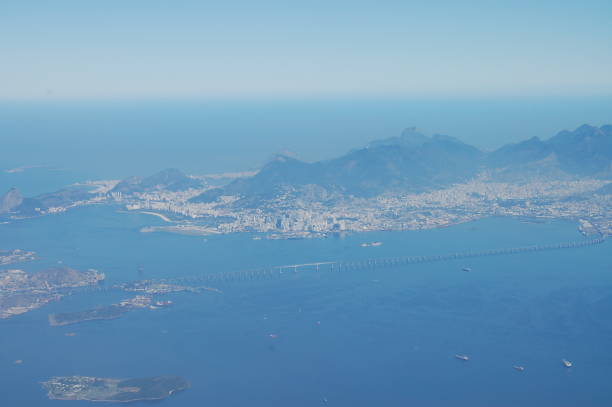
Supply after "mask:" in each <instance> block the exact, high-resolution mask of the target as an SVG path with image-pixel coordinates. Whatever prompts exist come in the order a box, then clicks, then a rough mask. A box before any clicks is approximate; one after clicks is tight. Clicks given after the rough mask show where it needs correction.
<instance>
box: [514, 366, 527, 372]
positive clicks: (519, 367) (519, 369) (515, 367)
mask: <svg viewBox="0 0 612 407" xmlns="http://www.w3.org/2000/svg"><path fill="white" fill-rule="evenodd" d="M512 367H513V368H514V370H518V371H519V372H524V371H525V368H524V367H523V366H517V365H514V366H512Z"/></svg>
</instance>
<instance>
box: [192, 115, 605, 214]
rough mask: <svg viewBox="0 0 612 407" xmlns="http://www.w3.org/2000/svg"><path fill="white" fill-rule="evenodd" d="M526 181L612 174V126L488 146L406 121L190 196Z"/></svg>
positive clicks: (363, 192)
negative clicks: (316, 157) (338, 150)
mask: <svg viewBox="0 0 612 407" xmlns="http://www.w3.org/2000/svg"><path fill="white" fill-rule="evenodd" d="M482 173H485V174H488V175H489V177H490V178H491V179H494V180H495V179H497V180H503V181H520V182H524V181H527V180H533V179H536V178H537V179H543V180H551V179H575V178H581V177H594V178H606V179H610V178H612V126H610V125H605V126H601V127H594V126H589V125H582V126H580V127H578V128H577V129H576V130H574V131H562V132H560V133H558V134H557V135H555V136H554V137H552V138H550V139H548V140H541V139H540V138H537V137H535V138H531V139H529V140H526V141H523V142H520V143H516V144H509V145H505V146H503V147H501V148H500V149H498V150H495V151H492V152H483V151H481V150H479V149H477V148H476V147H473V146H471V145H468V144H465V143H463V142H462V141H460V140H458V139H456V138H453V137H449V136H444V135H433V136H431V137H430V136H427V135H425V134H424V133H422V132H420V131H418V130H417V129H416V128H408V129H406V130H404V131H403V132H402V134H401V135H400V136H398V137H392V138H388V139H384V140H378V141H374V142H372V143H370V144H368V145H367V146H365V147H364V148H361V149H358V150H353V151H351V152H349V153H347V154H345V155H343V156H341V157H338V158H334V159H331V160H326V161H319V162H314V163H307V162H303V161H299V160H296V159H294V158H290V157H286V156H277V157H276V158H275V159H274V160H272V161H271V162H269V163H268V164H267V165H266V166H264V167H263V168H262V169H261V171H260V172H259V173H257V174H256V175H255V176H253V177H251V178H245V179H239V180H236V181H234V182H232V183H230V184H228V185H227V186H225V187H223V188H216V189H211V190H208V191H206V192H204V193H203V194H201V195H199V196H196V197H194V198H192V202H212V201H214V200H216V199H217V198H218V197H219V196H222V195H240V196H243V197H247V198H249V197H250V198H251V199H252V198H253V197H256V198H257V200H259V199H269V198H273V197H275V196H278V195H279V194H282V193H284V192H286V191H290V190H296V189H300V188H304V187H306V186H309V187H310V189H312V188H313V187H317V188H319V189H323V190H325V191H326V192H327V193H336V194H342V195H353V196H357V197H372V196H376V195H380V194H383V193H392V192H407V191H410V192H419V191H424V190H431V189H436V188H440V187H444V186H448V185H450V184H453V183H458V182H465V181H468V180H470V179H472V178H474V177H475V176H476V175H478V174H482Z"/></svg>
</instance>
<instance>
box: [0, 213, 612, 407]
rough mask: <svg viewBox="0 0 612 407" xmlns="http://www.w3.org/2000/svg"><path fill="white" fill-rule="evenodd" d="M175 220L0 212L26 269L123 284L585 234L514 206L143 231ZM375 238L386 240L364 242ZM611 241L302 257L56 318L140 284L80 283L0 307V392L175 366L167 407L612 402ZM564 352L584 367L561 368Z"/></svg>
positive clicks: (34, 396) (23, 402)
mask: <svg viewBox="0 0 612 407" xmlns="http://www.w3.org/2000/svg"><path fill="white" fill-rule="evenodd" d="M161 224H163V221H161V220H160V219H159V218H157V217H154V216H150V215H146V214H138V213H122V212H120V211H119V208H113V207H103V206H93V207H86V208H79V209H75V210H72V211H69V212H68V213H65V214H62V215H57V216H47V217H43V218H38V219H30V220H24V221H18V222H13V223H10V224H3V225H0V248H5V249H9V248H22V249H28V250H35V251H36V252H37V253H38V255H39V257H40V259H39V260H37V261H35V262H30V263H24V264H18V265H15V267H20V268H23V269H25V270H28V271H36V270H38V269H42V268H45V267H48V266H52V265H56V264H58V262H62V263H63V264H65V265H69V266H71V267H74V268H80V269H85V268H95V269H99V270H100V271H103V272H105V273H106V274H107V277H108V281H107V282H106V283H105V284H107V285H112V284H113V283H115V282H121V281H130V280H135V279H139V278H161V277H178V276H194V275H199V274H203V273H214V272H220V271H236V270H247V269H256V268H260V267H270V266H276V265H283V264H296V263H304V262H312V261H326V260H355V259H364V258H371V257H391V256H411V255H428V254H445V253H450V252H457V251H468V250H474V251H476V250H484V249H489V248H504V247H515V246H526V245H532V244H552V243H559V242H564V241H577V240H581V239H584V238H583V237H582V236H581V235H580V234H579V233H578V232H577V230H576V225H575V224H573V223H570V222H548V223H524V222H520V221H518V220H516V219H507V218H491V219H484V220H481V221H477V222H471V223H466V224H462V225H457V226H453V227H449V228H444V229H436V230H427V231H409V232H371V233H361V234H351V235H347V236H344V237H336V238H327V239H311V240H265V239H264V240H253V239H252V237H253V236H252V235H249V234H237V235H223V236H209V237H206V238H204V237H197V236H183V235H176V234H169V233H140V232H139V229H140V228H141V227H143V226H150V225H161ZM371 241H381V242H383V245H382V246H380V247H367V248H364V247H360V243H363V242H371ZM611 249H612V241H610V240H608V241H606V242H605V243H603V244H601V245H597V246H591V247H585V248H578V249H569V250H557V251H546V252H536V253H524V254H519V255H508V256H499V257H482V258H473V259H464V260H458V261H447V262H439V263H429V264H420V265H410V266H404V267H398V268H395V269H381V270H376V271H351V272H344V273H337V272H336V273H332V272H329V271H323V270H322V271H320V272H318V273H316V272H314V271H307V270H304V271H303V272H300V273H297V274H289V275H287V276H285V277H283V278H282V279H279V280H257V281H245V282H234V283H220V284H218V285H216V286H217V288H219V289H221V290H222V291H223V294H218V293H214V292H204V293H202V294H192V293H178V294H172V295H168V296H166V297H165V298H167V299H172V300H173V301H174V303H175V304H174V306H172V307H169V308H165V309H159V310H136V311H132V312H130V313H128V314H127V315H125V316H124V317H122V318H120V319H116V320H109V321H91V322H85V323H82V324H78V325H72V326H65V327H51V326H49V324H48V322H47V315H48V314H49V313H52V312H61V311H75V310H82V309H87V308H90V307H93V306H97V305H107V304H110V303H113V302H116V301H118V300H120V299H122V298H127V297H129V296H130V294H129V293H116V292H99V293H87V294H77V295H74V296H70V297H66V298H64V299H63V300H61V301H59V302H56V303H52V304H49V305H48V306H45V307H43V308H41V309H39V310H36V311H33V312H30V313H27V314H24V315H22V316H18V317H15V318H11V319H7V320H0V377H1V378H2V379H1V380H0V402H1V403H0V404H1V405H3V406H59V405H64V404H65V405H67V406H74V407H79V406H85V405H90V404H89V403H87V402H78V401H49V400H47V398H46V394H45V392H44V391H43V389H42V388H41V386H40V382H41V381H42V380H45V379H46V378H48V377H50V376H55V375H90V376H101V377H140V376H154V375H165V374H176V375H181V376H184V377H185V378H187V379H188V380H189V381H190V382H191V383H192V387H191V388H190V389H189V390H186V391H184V392H181V393H179V394H177V395H175V396H172V397H170V398H168V399H166V400H164V401H161V402H156V403H155V405H163V406H200V405H201V406H206V405H210V406H252V407H259V406H265V407H274V406H317V405H329V406H347V407H348V406H351V407H355V406H368V407H370V406H376V405H379V406H407V405H414V406H423V407H426V406H447V405H452V406H483V407H484V406H487V407H489V406H517V405H521V406H552V405H554V406H568V407H569V406H572V407H573V406H579V405H580V406H601V407H604V406H610V405H612V386H611V384H610V378H611V377H612V352H611V351H610V345H611V344H612V318H610V315H612V250H611ZM139 267H142V268H143V270H144V271H143V274H142V275H139V274H138V271H137V270H138V268H139ZM463 267H470V268H472V271H471V272H465V271H462V268H463ZM317 321H318V322H319V323H317ZM67 332H74V333H75V334H76V335H75V336H72V337H68V336H65V335H64V334H65V333H67ZM270 334H274V335H278V337H277V338H276V339H273V338H271V337H270ZM455 354H466V355H469V357H470V360H469V361H468V362H463V361H460V360H457V359H456V358H455V357H454V355H455ZM562 358H567V359H569V360H571V361H572V362H573V363H574V367H573V368H571V369H566V368H564V367H563V365H562V363H561V359H562ZM16 359H22V360H23V364H21V365H15V364H14V363H13V362H14V361H15V360H16ZM513 365H522V366H525V368H526V369H525V371H524V372H518V371H516V370H514V369H513V368H512V366H513ZM325 400H326V401H325ZM145 404H146V403H137V404H136V405H145Z"/></svg>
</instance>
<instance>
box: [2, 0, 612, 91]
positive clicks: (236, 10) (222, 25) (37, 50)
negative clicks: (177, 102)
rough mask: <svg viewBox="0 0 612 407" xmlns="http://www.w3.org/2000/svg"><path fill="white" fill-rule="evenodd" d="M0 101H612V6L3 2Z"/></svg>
mask: <svg viewBox="0 0 612 407" xmlns="http://www.w3.org/2000/svg"><path fill="white" fill-rule="evenodd" d="M0 58H1V63H0V99H41V98H42V99H50V98H51V99H53V98H61V99H63V98H88V99H96V98H118V97H119V98H148V97H153V98H169V97H171V98H183V97H196V98H217V97H223V98H236V97H238V98H245V97H248V98H251V97H255V98H260V97H291V98H293V97H330V96H331V97H334V96H342V97H346V96H376V97H381V96H382V97H389V96H390V97H394V96H399V97H406V96H408V97H482V96H485V97H490V96H492V97H497V96H517V95H518V96H525V95H527V96H530V95H548V96H550V95H576V94H579V95H610V94H612V74H611V72H612V1H610V0H603V1H589V0H586V1H563V0H556V1H533V0H531V1H436V0H433V1H419V2H415V1H384V0H376V1H359V0H351V1H330V0H325V1H318V0H314V1H299V2H298V1H268V0H260V1H252V0H248V1H241V0H225V1H215V2H209V1H202V0H200V1H189V0H184V1H155V0H129V1H126V0H119V1H116V0H105V1H85V0H53V1H50V0H48V1H35V0H27V1H23V0H4V1H2V2H0Z"/></svg>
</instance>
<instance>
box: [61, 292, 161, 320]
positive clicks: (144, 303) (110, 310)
mask: <svg viewBox="0 0 612 407" xmlns="http://www.w3.org/2000/svg"><path fill="white" fill-rule="evenodd" d="M150 306H151V297H147V296H144V295H137V296H135V297H134V298H131V299H128V300H123V301H121V302H119V303H118V304H112V305H109V306H106V307H99V308H94V309H90V310H86V311H76V312H62V313H58V314H50V315H49V325H51V326H64V325H72V324H78V323H80V322H85V321H95V320H100V319H116V318H119V317H120V316H122V315H123V314H125V313H126V312H128V311H130V310H133V309H138V308H147V307H150Z"/></svg>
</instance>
